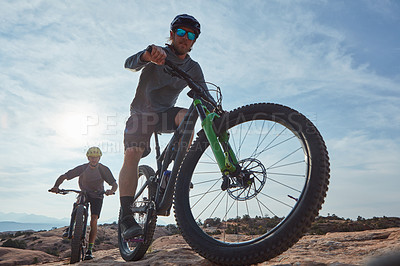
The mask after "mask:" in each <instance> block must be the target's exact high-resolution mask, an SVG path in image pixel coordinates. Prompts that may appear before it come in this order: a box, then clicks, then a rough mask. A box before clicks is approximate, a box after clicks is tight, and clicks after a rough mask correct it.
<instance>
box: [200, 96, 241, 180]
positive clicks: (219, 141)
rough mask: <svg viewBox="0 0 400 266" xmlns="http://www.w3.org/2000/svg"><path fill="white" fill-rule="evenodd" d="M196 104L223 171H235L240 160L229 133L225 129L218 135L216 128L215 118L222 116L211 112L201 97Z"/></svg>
mask: <svg viewBox="0 0 400 266" xmlns="http://www.w3.org/2000/svg"><path fill="white" fill-rule="evenodd" d="M194 105H195V107H196V110H197V112H198V113H199V116H200V120H201V126H202V128H203V130H204V133H205V134H206V137H207V139H208V142H209V143H210V146H211V150H212V151H213V154H214V156H215V159H216V160H217V163H218V166H219V169H220V170H221V173H223V174H224V175H229V174H232V173H234V172H235V171H236V170H237V166H238V161H237V158H236V155H235V153H234V152H233V150H232V148H231V145H230V144H229V133H228V132H227V131H223V132H222V133H221V134H219V136H218V137H217V134H216V133H215V129H214V119H215V118H219V117H220V116H219V115H218V114H216V113H210V112H209V111H208V110H207V108H206V107H205V106H204V105H203V104H202V102H201V100H199V99H196V100H194Z"/></svg>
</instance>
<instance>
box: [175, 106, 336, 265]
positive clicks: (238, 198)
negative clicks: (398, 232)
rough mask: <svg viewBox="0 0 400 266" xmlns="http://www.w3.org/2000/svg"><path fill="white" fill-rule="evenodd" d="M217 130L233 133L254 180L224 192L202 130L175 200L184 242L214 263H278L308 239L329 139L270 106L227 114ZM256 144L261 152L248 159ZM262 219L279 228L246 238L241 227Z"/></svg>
mask: <svg viewBox="0 0 400 266" xmlns="http://www.w3.org/2000/svg"><path fill="white" fill-rule="evenodd" d="M215 130H216V133H217V135H219V134H220V133H221V132H224V131H228V132H230V143H231V146H232V148H233V150H235V153H236V156H237V157H238V158H237V159H238V161H239V162H240V164H241V166H242V167H243V169H246V171H247V172H246V173H249V174H248V175H247V176H246V175H245V176H246V177H247V179H244V178H243V179H240V178H237V179H232V180H233V181H231V183H230V187H229V188H228V189H226V190H222V189H221V183H222V175H221V173H220V172H219V168H217V167H216V168H215V169H216V170H215V171H214V168H212V167H213V164H215V165H216V163H215V160H214V158H213V156H212V153H211V155H209V151H210V148H209V143H208V141H207V139H206V137H205V134H204V132H203V131H200V132H199V134H198V137H197V139H196V141H195V142H194V143H193V145H192V146H191V148H190V150H189V152H188V154H187V155H186V157H185V159H184V161H183V162H182V165H181V168H180V172H179V174H178V179H177V184H176V190H175V195H174V208H175V218H176V221H177V224H178V226H179V227H180V229H181V231H182V235H183V237H184V239H185V240H186V242H187V243H188V244H189V245H190V246H191V247H192V248H193V249H194V250H195V251H196V252H197V253H199V254H200V255H201V256H203V257H205V258H207V259H208V260H210V261H212V262H215V263H217V264H221V265H248V264H255V263H260V262H263V261H266V260H269V259H271V258H274V257H276V256H278V255H279V254H281V253H282V252H284V251H286V250H287V249H288V248H290V247H291V246H292V245H293V244H295V243H296V242H297V241H298V240H299V239H300V238H301V237H302V236H303V234H304V233H305V232H306V231H307V230H308V229H309V228H310V226H311V223H312V222H313V220H314V219H315V217H316V216H317V215H318V212H319V210H320V209H321V206H322V204H323V202H324V198H325V196H326V192H327V190H328V184H329V171H330V169H329V157H328V152H327V149H326V146H325V143H324V140H323V139H322V136H321V135H320V133H319V131H318V130H317V128H316V127H315V126H314V125H313V123H312V122H311V121H310V120H308V119H307V118H306V117H305V116H303V115H302V114H300V113H299V112H297V111H295V110H293V109H291V108H289V107H285V106H282V105H278V104H271V103H261V104H252V105H247V106H243V107H240V108H238V109H235V110H233V111H231V112H229V113H225V114H224V115H223V116H222V117H221V118H219V119H217V120H216V121H215ZM257 134H259V135H260V136H257ZM262 134H263V136H262V137H261V135H262ZM264 135H265V136H264ZM246 137H249V138H248V139H246ZM269 138H270V140H269ZM267 139H268V140H267ZM232 143H233V144H232ZM247 143H248V144H247ZM252 145H255V146H256V145H257V147H256V148H255V150H254V151H250V150H249V152H248V155H245V153H246V150H248V148H252V147H251V146H252ZM292 145H293V147H294V148H293V150H290V149H291V148H292ZM275 154H276V155H275ZM202 165H204V166H202ZM285 171H286V172H285ZM218 172H219V173H218ZM203 177H204V178H203ZM214 177H215V181H213V178H214ZM211 181H212V182H214V183H212V182H211ZM191 183H192V184H193V189H191V188H190V186H191ZM206 184H210V185H209V187H205V185H206ZM203 187H205V188H204V190H203V191H202V192H200V191H201V189H202V188H203ZM212 195H215V196H213V197H214V198H211V196H212ZM202 201H204V205H201V204H202ZM263 217H270V218H271V220H274V221H275V223H274V224H272V225H266V224H260V225H259V227H264V228H266V229H265V231H263V232H261V233H260V232H253V233H251V234H249V233H248V232H246V230H245V229H243V224H240V223H239V222H237V221H238V219H239V218H241V219H243V220H244V219H248V218H252V219H253V221H257V219H258V220H261V219H260V218H263ZM261 221H263V220H261ZM206 222H207V225H206ZM212 222H217V225H213V224H212ZM213 226H214V227H213ZM212 228H213V229H212ZM212 230H213V231H212ZM230 238H231V239H230Z"/></svg>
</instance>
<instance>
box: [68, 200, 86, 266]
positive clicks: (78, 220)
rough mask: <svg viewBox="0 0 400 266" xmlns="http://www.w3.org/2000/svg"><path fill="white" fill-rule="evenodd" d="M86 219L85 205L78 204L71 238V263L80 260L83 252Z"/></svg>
mask: <svg viewBox="0 0 400 266" xmlns="http://www.w3.org/2000/svg"><path fill="white" fill-rule="evenodd" d="M84 220H85V207H84V206H83V205H78V206H77V207H76V213H75V223H74V228H73V235H72V240H71V260H70V263H71V264H72V263H76V262H79V261H80V259H81V257H82V254H83V250H82V239H83V238H84V237H85V232H83V228H84ZM71 229H72V228H71Z"/></svg>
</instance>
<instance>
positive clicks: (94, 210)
mask: <svg viewBox="0 0 400 266" xmlns="http://www.w3.org/2000/svg"><path fill="white" fill-rule="evenodd" d="M88 202H89V206H90V214H91V215H93V214H97V215H98V216H99V217H98V218H100V212H101V208H102V206H103V199H102V198H92V197H90V196H88Z"/></svg>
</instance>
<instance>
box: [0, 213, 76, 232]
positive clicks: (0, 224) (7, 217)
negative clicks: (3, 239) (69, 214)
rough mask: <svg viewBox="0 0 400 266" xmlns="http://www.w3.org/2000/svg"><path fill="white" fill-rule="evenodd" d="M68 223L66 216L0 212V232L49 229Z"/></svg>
mask: <svg viewBox="0 0 400 266" xmlns="http://www.w3.org/2000/svg"><path fill="white" fill-rule="evenodd" d="M68 224H69V219H68V218H63V219H57V218H53V217H48V216H44V215H36V214H27V213H13V212H12V213H3V212H0V232H7V231H24V230H34V231H40V230H50V229H52V228H54V227H62V226H66V225H68Z"/></svg>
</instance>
